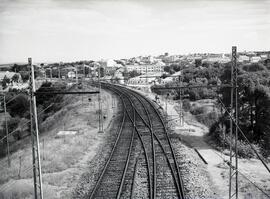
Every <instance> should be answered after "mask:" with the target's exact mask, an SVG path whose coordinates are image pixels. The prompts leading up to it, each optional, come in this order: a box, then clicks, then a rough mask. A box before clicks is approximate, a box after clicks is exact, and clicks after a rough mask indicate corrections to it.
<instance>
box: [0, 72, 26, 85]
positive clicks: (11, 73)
mask: <svg viewBox="0 0 270 199" xmlns="http://www.w3.org/2000/svg"><path fill="white" fill-rule="evenodd" d="M14 75H18V77H19V79H18V81H19V82H20V81H21V80H22V78H21V75H20V73H15V72H10V71H0V81H2V80H3V79H4V77H5V76H6V77H7V78H9V79H10V80H11V79H12V77H13V76H14Z"/></svg>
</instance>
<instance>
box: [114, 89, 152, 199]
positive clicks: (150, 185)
mask: <svg viewBox="0 0 270 199" xmlns="http://www.w3.org/2000/svg"><path fill="white" fill-rule="evenodd" d="M110 88H111V89H112V90H113V91H114V92H115V93H117V94H118V95H119V96H120V98H121V100H122V102H123V105H124V107H125V109H126V113H127V115H128V117H129V119H130V120H131V121H132V123H133V125H134V128H135V131H136V133H137V135H138V137H139V139H140V142H141V144H142V148H143V151H144V154H145V159H146V165H147V174H148V180H149V195H150V199H152V189H151V187H152V183H151V174H150V166H149V157H148V155H147V151H146V147H145V144H144V142H143V139H142V136H141V135H140V133H139V130H138V128H137V126H136V121H133V120H132V119H131V116H130V115H129V112H128V111H127V108H126V104H125V103H124V99H123V95H122V94H123V92H122V91H119V90H118V89H116V88H113V87H110ZM115 90H116V91H115ZM127 99H128V100H129V102H130V103H131V105H132V107H133V110H135V111H136V109H135V108H134V105H133V103H132V101H130V99H129V98H128V97H127ZM136 113H137V111H136Z"/></svg>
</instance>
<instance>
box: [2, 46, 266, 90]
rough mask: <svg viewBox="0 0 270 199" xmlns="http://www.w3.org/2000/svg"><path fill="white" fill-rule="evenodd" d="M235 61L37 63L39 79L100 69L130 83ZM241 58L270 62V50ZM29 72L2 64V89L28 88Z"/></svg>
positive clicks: (217, 57)
mask: <svg viewBox="0 0 270 199" xmlns="http://www.w3.org/2000/svg"><path fill="white" fill-rule="evenodd" d="M230 61H231V55H230V54H214V53H203V54H201V53H197V54H196V53H195V54H188V55H170V54H169V53H164V54H162V55H159V56H151V55H150V56H138V57H132V58H130V59H117V60H113V59H107V60H99V61H91V60H90V61H87V60H84V61H77V62H70V63H68V62H66V63H65V62H58V63H39V64H35V68H36V73H37V74H36V76H37V79H44V78H45V79H46V78H61V79H76V78H78V79H81V78H95V77H97V76H98V71H99V69H100V74H101V78H102V79H103V80H107V81H112V82H114V83H120V84H128V85H130V86H132V85H134V86H145V85H153V84H156V85H165V84H167V83H170V82H174V81H177V79H178V78H177V77H178V76H179V75H181V70H182V69H185V68H189V67H199V68H201V69H203V68H205V67H208V66H209V65H213V66H214V65H215V64H226V63H229V62H230ZM238 62H239V63H241V64H255V65H256V64H257V65H259V64H262V65H266V66H269V65H270V51H258V52H240V53H238ZM28 79H29V72H28V68H27V64H16V63H15V64H2V65H0V82H1V87H0V89H1V91H2V92H5V91H9V90H10V89H18V90H20V89H26V88H27V87H28Z"/></svg>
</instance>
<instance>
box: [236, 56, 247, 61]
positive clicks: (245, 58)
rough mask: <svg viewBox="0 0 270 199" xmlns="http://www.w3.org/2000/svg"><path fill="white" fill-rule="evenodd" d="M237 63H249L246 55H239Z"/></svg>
mask: <svg viewBox="0 0 270 199" xmlns="http://www.w3.org/2000/svg"><path fill="white" fill-rule="evenodd" d="M238 61H239V62H249V57H248V56H246V55H240V56H239V58H238Z"/></svg>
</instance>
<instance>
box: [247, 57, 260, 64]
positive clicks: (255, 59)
mask: <svg viewBox="0 0 270 199" xmlns="http://www.w3.org/2000/svg"><path fill="white" fill-rule="evenodd" d="M261 60H262V59H261V57H259V56H254V57H251V58H250V62H251V63H258V62H259V61H261Z"/></svg>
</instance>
